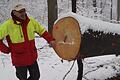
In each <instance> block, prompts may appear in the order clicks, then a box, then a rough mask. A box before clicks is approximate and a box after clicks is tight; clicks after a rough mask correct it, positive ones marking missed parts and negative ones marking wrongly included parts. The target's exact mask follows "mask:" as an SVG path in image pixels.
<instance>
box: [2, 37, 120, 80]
mask: <svg viewBox="0 0 120 80" xmlns="http://www.w3.org/2000/svg"><path fill="white" fill-rule="evenodd" d="M36 46H37V48H38V54H39V57H38V64H39V68H40V72H41V78H40V80H63V77H64V76H65V74H66V73H67V71H69V69H70V68H71V66H72V64H73V61H71V62H68V61H65V60H64V61H63V63H62V62H61V58H59V57H58V56H57V54H56V53H55V51H54V50H53V48H51V47H49V45H48V44H47V42H46V41H45V40H44V39H42V38H37V39H36ZM39 48H41V49H40V50H39ZM83 63H84V74H83V80H105V79H107V78H109V77H112V76H115V75H116V73H119V72H120V65H119V64H120V57H116V56H115V55H108V56H99V57H91V58H85V59H84V60H83ZM77 69H78V68H77V63H76V61H75V64H74V66H73V68H72V70H71V71H70V73H69V74H68V75H67V77H66V78H65V80H76V77H77ZM0 80H17V78H16V76H15V68H14V67H13V66H12V64H11V58H10V54H9V55H7V54H3V53H2V54H0Z"/></svg>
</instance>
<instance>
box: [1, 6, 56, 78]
mask: <svg viewBox="0 0 120 80" xmlns="http://www.w3.org/2000/svg"><path fill="white" fill-rule="evenodd" d="M11 16H12V18H11V19H9V20H7V21H6V22H4V23H3V24H2V25H1V27H0V51H1V52H3V53H7V54H8V53H10V52H11V59H12V64H13V66H15V68H16V76H17V78H18V79H19V80H39V78H40V72H39V67H38V63H37V56H38V55H37V50H36V47H35V40H34V38H35V35H34V34H35V33H38V35H40V36H41V37H43V38H45V39H46V40H47V41H48V43H49V44H51V45H52V46H53V47H54V46H55V41H54V39H53V37H52V36H51V35H50V34H49V33H48V32H47V31H46V30H45V28H44V27H43V26H42V25H40V24H39V23H38V22H37V21H36V20H34V19H33V18H32V17H28V16H27V14H26V9H25V7H24V6H23V5H22V4H18V5H16V6H15V7H14V8H13V10H12V11H11ZM4 37H6V39H7V42H8V45H9V47H7V46H6V45H5V44H4V43H3V41H2V40H3V38H4ZM27 71H29V74H30V76H29V77H28V78H27Z"/></svg>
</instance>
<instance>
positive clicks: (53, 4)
mask: <svg viewBox="0 0 120 80" xmlns="http://www.w3.org/2000/svg"><path fill="white" fill-rule="evenodd" d="M47 3H48V31H49V32H50V33H52V28H53V25H54V22H55V20H56V19H57V18H58V13H57V10H58V7H57V0H47Z"/></svg>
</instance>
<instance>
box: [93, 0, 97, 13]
mask: <svg viewBox="0 0 120 80" xmlns="http://www.w3.org/2000/svg"><path fill="white" fill-rule="evenodd" d="M93 7H95V10H94V13H96V12H97V8H96V7H97V2H96V0H93Z"/></svg>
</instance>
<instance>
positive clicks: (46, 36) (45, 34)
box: [34, 20, 54, 43]
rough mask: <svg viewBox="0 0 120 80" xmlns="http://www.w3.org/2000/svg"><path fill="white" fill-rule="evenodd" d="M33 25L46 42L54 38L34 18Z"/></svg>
mask: <svg viewBox="0 0 120 80" xmlns="http://www.w3.org/2000/svg"><path fill="white" fill-rule="evenodd" d="M34 25H35V26H34V27H35V31H36V32H37V33H38V34H39V35H40V36H41V37H43V38H44V39H45V40H46V41H47V42H48V43H50V42H51V41H53V40H54V38H53V37H52V35H51V34H50V33H48V32H47V30H46V29H45V28H44V27H43V26H42V25H41V24H39V23H38V22H37V21H35V20H34Z"/></svg>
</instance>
